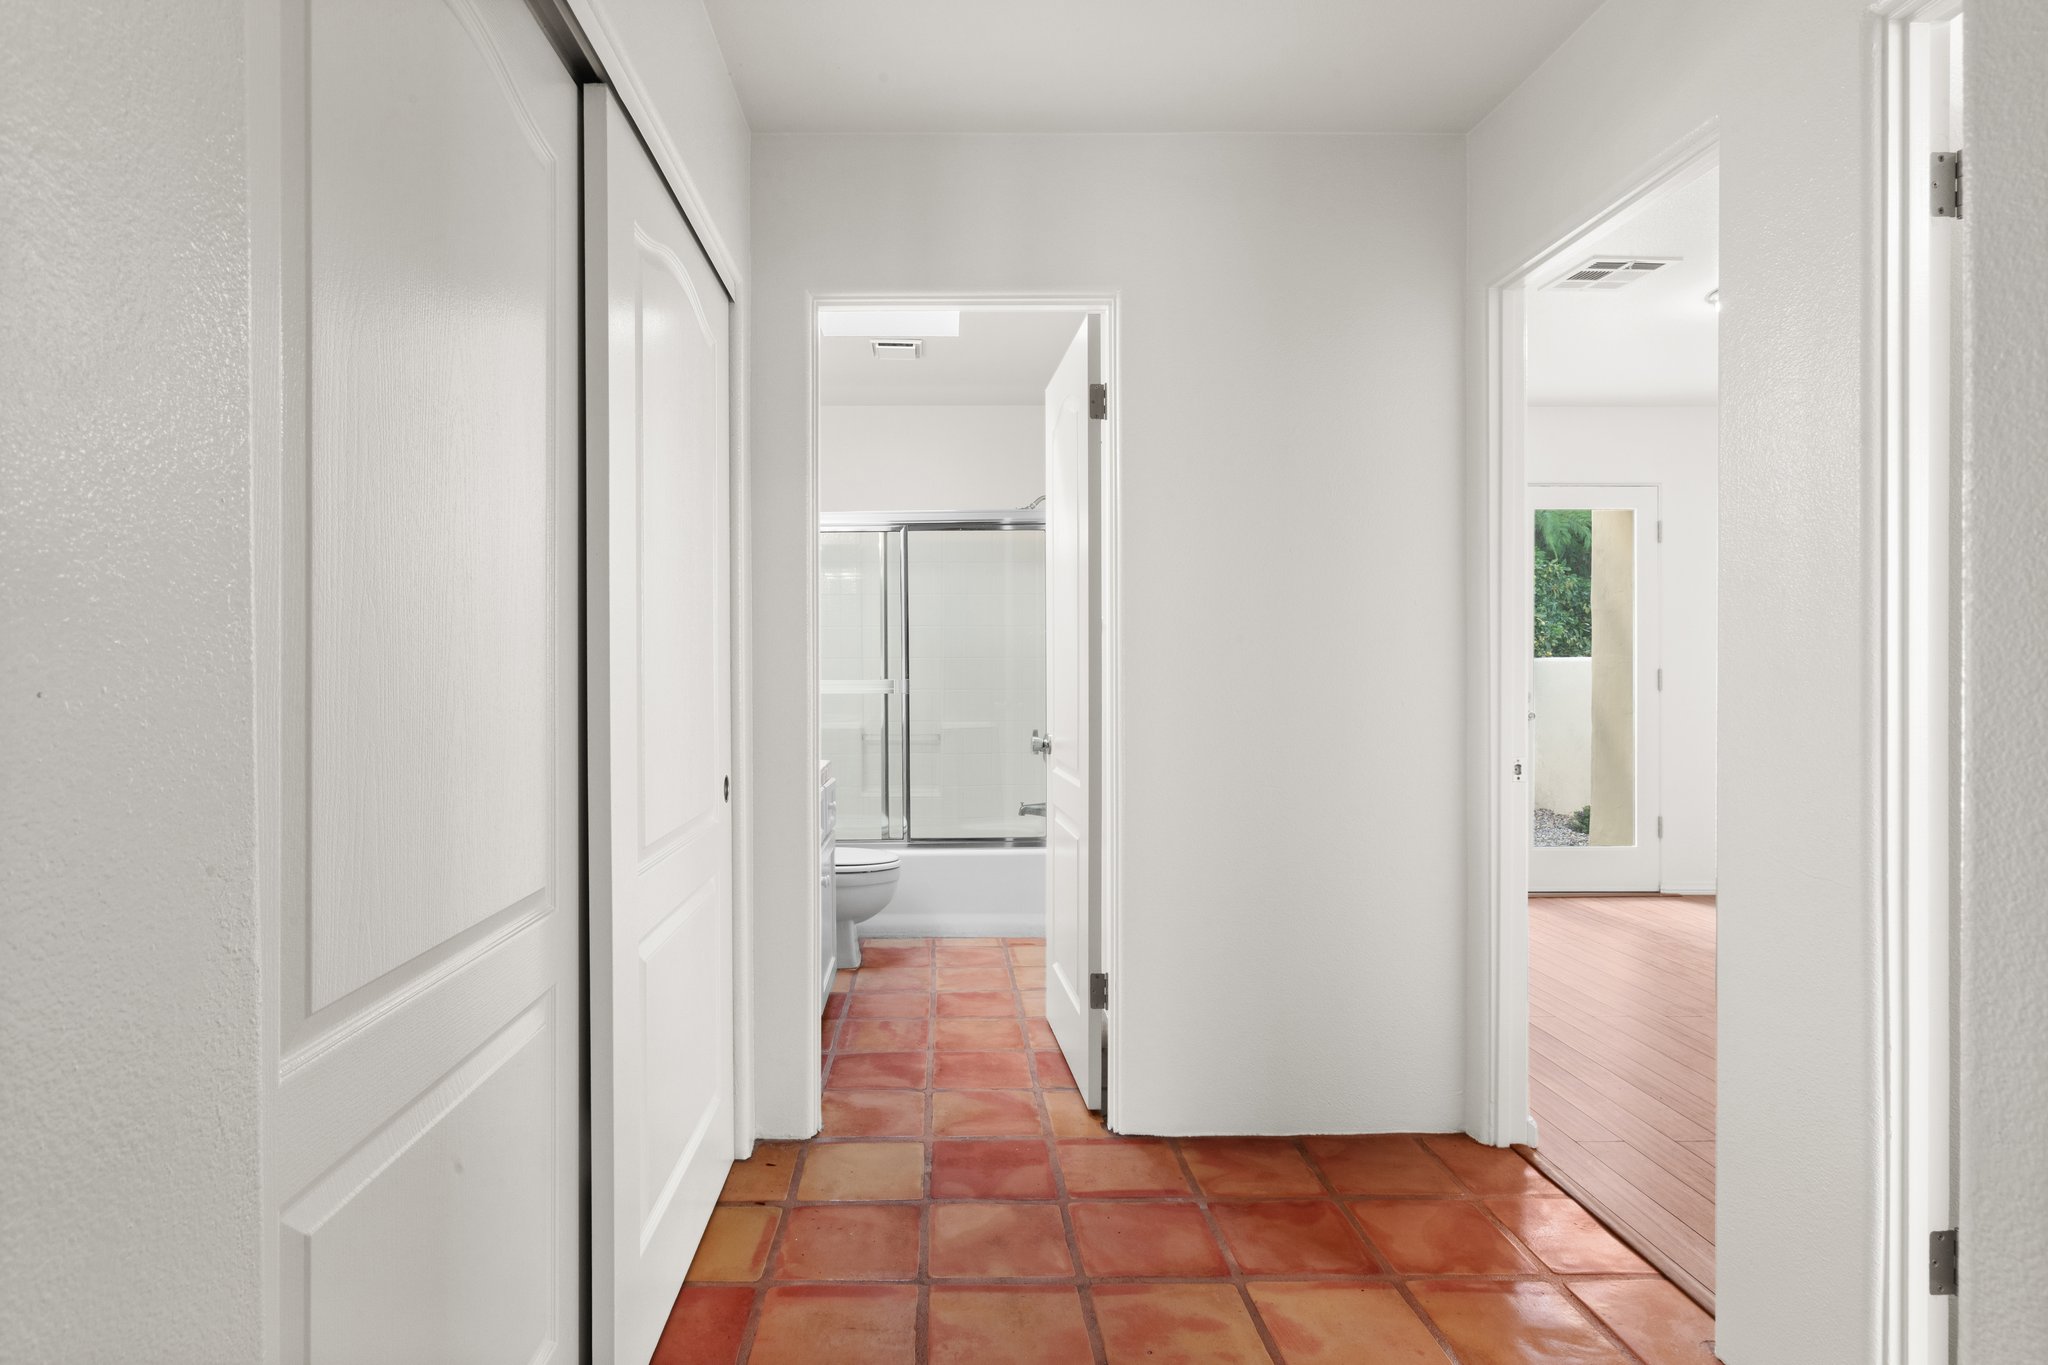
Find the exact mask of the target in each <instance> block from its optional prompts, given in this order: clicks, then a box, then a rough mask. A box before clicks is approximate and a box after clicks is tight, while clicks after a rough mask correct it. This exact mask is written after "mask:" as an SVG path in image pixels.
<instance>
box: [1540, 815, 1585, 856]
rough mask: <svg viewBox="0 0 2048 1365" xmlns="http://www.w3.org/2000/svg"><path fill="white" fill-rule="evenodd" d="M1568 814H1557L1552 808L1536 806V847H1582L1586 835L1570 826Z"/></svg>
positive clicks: (1570, 819)
mask: <svg viewBox="0 0 2048 1365" xmlns="http://www.w3.org/2000/svg"><path fill="white" fill-rule="evenodd" d="M1571 821H1572V818H1571V816H1569V815H1559V814H1558V813H1557V812H1556V811H1554V810H1545V809H1543V807H1541V806H1538V807H1537V808H1536V819H1535V829H1536V847H1538V848H1583V847H1585V844H1586V836H1585V835H1583V834H1581V833H1579V832H1578V831H1577V830H1575V829H1573V828H1572V824H1571Z"/></svg>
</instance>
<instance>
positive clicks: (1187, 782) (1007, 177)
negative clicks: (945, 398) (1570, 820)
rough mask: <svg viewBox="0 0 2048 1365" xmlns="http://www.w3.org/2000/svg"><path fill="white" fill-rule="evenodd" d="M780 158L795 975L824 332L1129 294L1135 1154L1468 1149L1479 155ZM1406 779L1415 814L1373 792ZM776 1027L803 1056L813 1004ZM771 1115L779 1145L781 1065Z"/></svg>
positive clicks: (776, 771) (777, 763)
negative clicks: (1149, 1148)
mask: <svg viewBox="0 0 2048 1365" xmlns="http://www.w3.org/2000/svg"><path fill="white" fill-rule="evenodd" d="M754 155H755V161H754V172H755V181H754V186H755V197H754V225H755V234H756V235H755V242H754V254H755V262H756V272H757V284H758V289H759V293H758V296H757V304H758V306H757V308H756V312H755V317H756V319H757V320H758V322H759V324H760V332H759V337H758V348H757V350H756V353H755V357H756V370H755V406H754V419H755V424H756V425H755V432H756V442H755V450H756V460H757V466H758V477H757V482H756V493H757V497H756V501H755V505H754V511H755V521H754V527H753V530H754V534H755V549H756V554H757V556H758V558H759V561H760V562H761V563H762V564H763V565H766V564H770V563H772V564H775V565H777V566H778V567H777V568H776V569H775V570H773V571H772V576H773V581H772V582H771V573H770V571H767V570H765V569H764V570H763V571H762V572H761V573H760V574H759V576H758V577H757V584H758V586H759V588H760V596H759V598H758V600H757V604H756V615H755V622H756V630H757V636H756V643H757V647H758V649H759V656H758V658H757V660H756V667H757V671H758V672H757V676H758V678H759V687H758V689H757V693H756V700H757V703H758V704H759V705H760V706H761V708H762V709H761V714H760V717H759V724H760V728H761V733H762V736H763V740H764V742H763V745H762V771H761V774H760V777H759V782H760V786H761V801H762V803H763V806H762V809H763V821H762V843H761V865H762V868H763V871H762V877H763V883H762V887H761V903H762V909H763V912H764V915H768V916H772V918H773V920H774V925H773V926H772V927H771V926H769V925H767V924H764V925H763V938H762V942H761V945H760V952H761V954H762V956H763V958H764V960H765V959H766V958H768V957H770V956H771V955H774V954H777V953H786V954H788V955H790V956H792V957H794V956H796V955H798V954H801V953H804V952H805V951H806V949H805V947H804V945H805V943H806V942H807V941H808V939H809V937H810V933H809V928H810V923H811V921H810V918H809V911H808V909H807V908H806V907H807V906H808V904H809V902H808V899H807V897H808V896H809V894H811V891H810V876H809V871H808V869H809V862H810V857H809V844H808V842H807V840H806V839H805V837H804V835H803V833H802V831H803V829H804V825H803V824H802V823H801V821H802V820H803V819H804V815H803V812H804V810H805V808H806V807H807V806H808V805H809V804H810V803H811V802H812V794H811V790H810V789H811V783H812V782H813V781H814V778H813V776H812V774H813V773H814V772H815V767H814V761H813V758H812V755H811V747H812V745H813V744H814V742H815V741H814V740H813V739H812V738H811V736H812V735H813V734H814V729H813V727H812V725H811V724H810V721H809V718H810V716H811V707H812V702H811V698H810V685H809V679H810V677H811V676H812V674H811V671H810V667H809V664H810V649H811V643H810V642H811V631H812V622H811V621H810V620H809V617H808V612H807V609H806V603H807V601H808V594H807V592H806V591H805V585H804V584H802V583H801V582H798V581H794V580H796V579H798V578H799V576H800V574H808V573H810V572H812V571H813V569H812V566H813V563H814V547H815V541H816V535H815V531H814V527H815V525H816V522H815V509H814V507H813V506H812V505H811V499H810V495H809V491H808V481H809V467H808V459H807V451H806V444H807V428H808V420H807V415H806V412H805V403H806V397H805V395H806V366H807V354H808V351H809V339H808V336H807V330H806V329H807V320H806V317H805V307H804V300H805V295H806V292H807V291H812V292H816V293H819V294H829V293H832V292H834V291H855V290H858V291H892V290H900V291H944V290H955V291H962V292H968V291H973V292H983V291H992V290H993V291H1021V290H1038V291H1063V292H1067V293H1086V292H1089V291H1115V292H1116V293H1117V295H1118V296H1119V298H1120V300H1121V305H1122V312H1121V313H1120V315H1119V323H1120V326H1121V328H1122V339H1121V364H1122V372H1121V378H1120V381H1119V391H1118V392H1117V393H1116V394H1115V395H1113V397H1112V401H1113V402H1114V403H1116V404H1117V405H1118V412H1119V413H1120V421H1121V428H1120V429H1121V434H1122V442H1123V445H1122V460H1123V466H1122V487H1121V498H1122V505H1123V527H1122V536H1123V540H1122V573H1123V576H1124V599H1123V612H1124V616H1123V620H1124V622H1125V633H1124V638H1123V640H1122V641H1121V660H1120V663H1121V667H1122V669H1123V679H1124V687H1125V696H1126V699H1127V708H1126V715H1125V717H1124V723H1125V726H1126V731H1125V745H1124V753H1123V762H1124V774H1125V780H1126V782H1127V784H1128V786H1127V789H1126V793H1125V796H1124V800H1123V810H1122V818H1123V821H1124V825H1123V830H1124V839H1125V845H1124V859H1125V862H1124V884H1123V896H1124V901H1123V913H1124V925H1123V934H1124V949H1125V954H1126V955H1125V957H1124V958H1123V960H1122V961H1121V962H1120V963H1119V964H1118V972H1119V980H1118V982H1117V984H1116V987H1115V989H1116V991H1117V992H1118V997H1117V998H1118V1000H1119V1005H1118V1009H1117V1019H1118V1026H1119V1027H1120V1028H1121V1029H1123V1030H1124V1041H1123V1042H1122V1043H1121V1044H1120V1047H1121V1048H1122V1049H1124V1050H1125V1055H1126V1056H1127V1057H1129V1058H1133V1059H1137V1062H1136V1063H1134V1064H1132V1065H1131V1066H1130V1068H1129V1074H1126V1075H1124V1076H1122V1077H1120V1078H1119V1079H1118V1082H1117V1085H1118V1092H1119V1096H1120V1107H1119V1109H1118V1111H1117V1122H1118V1125H1119V1126H1120V1127H1127V1128H1130V1129H1132V1130H1134V1131H1140V1132H1168V1133H1196V1132H1288V1131H1332V1130H1361V1129H1375V1128H1388V1129H1391V1128H1438V1129H1441V1128H1450V1127H1456V1126H1457V1125H1458V1123H1459V1122H1460V1116H1461V1114H1462V1112H1463V1108H1462V1106H1463V1094H1462V1085H1461V1072H1460V1064H1459V1058H1460V1048H1461V1046H1462V1038H1463V1033H1464V1023H1463V987H1462V984H1461V983H1462V976H1461V973H1462V951H1463V945H1464V936H1465V935H1464V926H1463V923H1462V919H1461V909H1460V907H1461V904H1462V884H1463V873H1462V864H1463V861H1464V859H1463V843H1462V826H1461V821H1460V807H1459V802H1460V796H1461V793H1462V790H1463V787H1464V777H1463V774H1462V772H1461V770H1460V767H1459V762H1458V756H1459V755H1460V754H1461V753H1462V752H1463V748H1464V742H1465V741H1464V735H1465V729H1464V719H1463V716H1462V715H1461V712H1460V707H1459V701H1458V689H1459V683H1460V680H1461V677H1462V668H1463V654H1462V648H1461V637H1460V629H1461V627H1460V601H1461V599H1460V596H1459V594H1460V590H1461V584H1462V581H1463V573H1464V569H1463V556H1464V546H1463V544H1462V543H1461V541H1460V539H1459V537H1458V535H1457V534H1456V528H1457V526H1458V519H1459V512H1458V508H1459V505H1460V504H1459V498H1460V492H1461V489H1462V486H1463V474H1462V473H1461V471H1460V468H1459V462H1458V459H1457V442H1458V429H1459V414H1458V410H1457V395H1458V360H1457V356H1458V343H1459V328H1458V305H1457V299H1458V296H1459V288H1460V283H1459V272H1460V268H1461V259H1462V258H1461V245H1460V244H1461V238H1462V229H1461V226H1460V223H1461V213H1462V209H1461V203H1462V196H1463V192H1462V178H1463V170H1462V166H1461V159H1460V153H1459V145H1458V141H1457V140H1456V139H1446V138H1426V137H1414V138H1410V137H1348V136H1340V137H1285V136H1184V137H1183V136H1175V137H1122V136H1090V137H1059V136H1043V137H1040V136H1024V137H977V136H937V137H888V136H878V137H866V136H862V137H781V136H777V137H763V138H761V139H759V140H758V141H757V142H756V144H755V154H754ZM1389 185H1398V186H1400V187H1401V192H1400V193H1399V194H1398V195H1390V194H1388V193H1387V186H1389ZM828 210H829V211H828ZM846 223H858V224H859V225H860V227H859V230H858V231H852V230H847V229H846V228H844V227H843V226H842V225H843V224H846ZM1367 527H1370V528H1371V531H1370V534H1367V533H1366V528H1367ZM798 566H801V567H800V568H799V567H798ZM1393 661H1398V662H1397V663H1396V662H1393ZM771 733H773V734H774V735H775V736H776V737H777V738H776V739H775V741H774V744H773V751H772V752H771V751H770V750H771V746H770V744H769V743H768V742H767V741H768V736H769V735H770V734H771ZM1387 771H1396V772H1400V773H1402V774H1403V775H1404V779H1405V780H1404V782H1403V783H1401V784H1399V785H1398V787H1390V786H1388V785H1386V784H1383V783H1378V782H1371V781H1368V780H1367V778H1368V777H1369V776H1370V775H1372V774H1375V773H1383V772H1387ZM770 825H774V826H777V828H775V829H773V830H771V829H770V828H769V826H770ZM770 877H773V878H775V882H774V885H773V887H772V888H771V887H770V886H769V884H768V880H767V879H768V878H770ZM780 1003H781V1008H782V1009H783V1010H784V1011H785V1012H786V1013H787V1014H788V1016H789V1017H791V1018H793V1019H795V1020H797V1021H798V1023H799V1024H800V1025H801V1027H802V1028H804V1029H806V1030H814V1021H813V1019H812V1018H810V1017H808V1016H807V1015H806V1004H805V1001H804V999H803V997H802V996H801V995H799V994H797V993H796V992H794V991H792V992H790V993H789V995H788V996H787V998H786V999H784V1000H783V1001H781V1002H780ZM766 1004H767V1002H766V1001H765V1000H764V1007H765V1006H766ZM813 1036H815V1035H814V1033H813ZM1388 1040H1398V1046H1383V1045H1381V1044H1385V1043H1387V1042H1388ZM1140 1063H1141V1064H1140ZM785 1065H786V1063H785ZM802 1079H803V1078H802V1077H801V1076H798V1077H796V1078H795V1081H794V1082H784V1083H783V1088H784V1089H785V1090H787V1091H789V1092H791V1093H788V1094H784V1095H782V1096H781V1098H780V1099H779V1100H777V1101H776V1102H775V1104H774V1105H773V1112H774V1113H775V1114H776V1115H778V1116H781V1117H782V1118H783V1120H784V1122H785V1123H786V1124H787V1127H785V1128H783V1129H782V1130H781V1131H795V1129H796V1127H797V1124H798V1121H799V1119H800V1117H801V1116H800V1115H799V1113H798V1102H797V1100H798V1097H797V1096H796V1094H795V1093H794V1091H795V1086H796V1084H800V1083H801V1081H802ZM763 1084H764V1093H763V1109H762V1113H763V1121H764V1126H766V1125H767V1121H768V1115H769V1113H770V1112H771V1109H770V1103H769V1097H768V1094H767V1088H769V1087H771V1086H773V1085H774V1084H775V1080H774V1078H773V1077H772V1076H769V1075H767V1074H765V1064H764V1076H763Z"/></svg>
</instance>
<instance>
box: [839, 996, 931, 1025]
mask: <svg viewBox="0 0 2048 1365" xmlns="http://www.w3.org/2000/svg"><path fill="white" fill-rule="evenodd" d="M852 1000H853V1003H852V1004H851V1005H849V1006H847V1009H846V1013H847V1016H848V1017H849V1018H853V1019H922V1018H924V1017H925V1016H926V1015H928V1014H930V1013H931V1012H932V998H931V996H930V995H928V994H926V993H925V992H923V991H861V992H857V993H855V994H854V996H853V997H852Z"/></svg>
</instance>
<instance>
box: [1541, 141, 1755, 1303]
mask: <svg viewBox="0 0 2048 1365" xmlns="http://www.w3.org/2000/svg"><path fill="white" fill-rule="evenodd" d="M1718 219H1719V175H1718V171H1717V168H1716V167H1715V166H1714V164H1713V163H1712V162H1711V160H1710V159H1706V158H1702V159H1699V160H1697V161H1696V162H1695V163H1694V164H1693V165H1691V166H1690V167H1688V168H1686V169H1685V170H1683V171H1681V172H1679V173H1677V174H1674V175H1673V176H1672V177H1670V178H1669V179H1668V180H1666V182H1665V183H1663V184H1662V185H1660V186H1658V187H1657V189H1656V190H1655V191H1654V192H1653V193H1650V194H1648V195H1646V196H1644V197H1643V198H1642V199H1641V200H1640V201H1639V202H1638V203H1637V204H1635V205H1634V206H1633V208H1632V210H1631V211H1630V212H1628V213H1627V214H1626V215H1625V216H1621V217H1618V218H1616V219H1614V220H1610V221H1609V222H1607V223H1605V224H1603V225H1601V226H1599V227H1597V228H1595V229H1593V230H1592V231H1590V232H1588V233H1587V234H1586V235H1584V236H1582V237H1580V238H1578V239H1576V240H1574V241H1572V242H1571V243H1569V244H1567V245H1565V246H1564V247H1562V248H1560V249H1559V250H1558V251H1557V252H1555V253H1554V254H1553V255H1552V256H1550V257H1549V258H1548V259H1547V260H1545V261H1544V262H1542V263H1540V264H1539V265H1538V266H1536V267H1535V269H1533V270H1532V271H1531V272H1530V273H1529V274H1528V275H1527V276H1526V278H1525V282H1524V284H1523V286H1522V298H1521V302H1522V321H1523V327H1524V339H1525V355H1526V362H1525V364H1526V369H1525V372H1524V374H1523V377H1522V378H1523V382H1522V392H1521V395H1520V409H1519V413H1518V416H1519V422H1518V424H1517V425H1518V428H1519V434H1520V438H1521V454H1522V457H1523V465H1524V467H1523V471H1522V480H1521V482H1522V488H1521V490H1520V491H1521V493H1522V497H1521V500H1520V501H1521V509H1522V510H1521V512H1520V517H1519V520H1520V525H1519V527H1518V532H1519V538H1520V539H1521V543H1522V547H1523V548H1522V550H1521V552H1520V553H1521V555H1522V563H1523V565H1524V566H1525V569H1526V574H1527V577H1526V580H1525V581H1526V583H1527V590H1526V593H1525V594H1524V595H1523V596H1522V598H1521V601H1522V603H1523V607H1522V611H1521V613H1520V617H1521V623H1522V625H1523V626H1524V628H1525V630H1526V640H1527V644H1526V646H1525V647H1524V648H1522V649H1521V650H1519V651H1518V653H1517V655H1516V656H1514V657H1515V658H1516V659H1517V660H1518V662H1519V667H1517V668H1515V669H1514V670H1512V671H1513V672H1514V673H1516V674H1518V675H1519V678H1518V682H1519V690H1520V692H1521V693H1522V695H1523V696H1525V697H1526V700H1527V706H1526V718H1527V723H1528V730H1527V739H1526V746H1527V747H1526V749H1525V752H1526V754H1527V760H1526V761H1527V768H1526V780H1525V781H1524V782H1523V783H1522V784H1521V785H1522V794H1523V799H1524V800H1525V801H1526V803H1527V806H1526V811H1525V814H1524V821H1525V823H1524V825H1523V829H1524V830H1525V833H1524V835H1523V836H1522V838H1523V841H1524V849H1525V852H1526V864H1525V866H1526V881H1525V886H1526V890H1527V894H1528V900H1527V907H1528V910H1527V913H1528V963H1527V972H1528V987H1527V988H1528V997H1527V999H1528V1011H1529V1012H1528V1113H1529V1116H1530V1120H1531V1126H1532V1128H1533V1132H1532V1133H1531V1134H1530V1141H1529V1146H1530V1148H1531V1152H1532V1157H1533V1159H1534V1160H1535V1161H1536V1162H1537V1164H1538V1165H1539V1166H1540V1167H1541V1168H1542V1169H1543V1170H1544V1171H1545V1172H1546V1173H1547V1174H1549V1175H1550V1176H1551V1177H1552V1178H1553V1179H1555V1180H1556V1181H1557V1182H1558V1183H1559V1184H1561V1185H1563V1186H1564V1187H1565V1188H1566V1189H1568V1190H1569V1191H1570V1192H1571V1193H1573V1194H1574V1195H1576V1196H1577V1197H1578V1198H1579V1199H1580V1200H1581V1201H1583V1202H1584V1203H1585V1204H1586V1205H1587V1206H1588V1207H1589V1208H1591V1209H1593V1210H1594V1211H1595V1212H1596V1213H1597V1214H1598V1216H1599V1217H1600V1218H1601V1219H1602V1220H1603V1221H1605V1222H1606V1223H1607V1224H1608V1225H1609V1226H1610V1227H1611V1228H1613V1229H1614V1230H1615V1231H1616V1232H1617V1233H1619V1234H1620V1235H1621V1236H1622V1237H1623V1238H1624V1239H1625V1240H1626V1241H1628V1242H1629V1243H1630V1245H1631V1246H1633V1247H1634V1248H1635V1250H1636V1251H1637V1252H1638V1253H1640V1254H1641V1255H1643V1256H1644V1257H1645V1258H1646V1259H1648V1260H1649V1261H1651V1262H1652V1263H1653V1264H1655V1265H1656V1266H1657V1267H1658V1269H1660V1270H1662V1271H1663V1272H1664V1273H1665V1274H1666V1275H1667V1276H1669V1277H1670V1278H1671V1279H1672V1280H1673V1281H1674V1282H1676V1283H1678V1284H1679V1285H1680V1286H1681V1287H1682V1288H1684V1289H1685V1290H1686V1291H1687V1292H1688V1293H1689V1294H1691V1295H1692V1296H1693V1297H1694V1298H1696V1299H1697V1300H1699V1301H1700V1303H1701V1304H1702V1305H1703V1306H1705V1307H1708V1308H1709V1309H1711V1308H1712V1306H1713V1302H1714V1184H1715V1182H1714V1131H1715V1129H1714V1112H1715V1032H1716V1021H1715V1009H1716V998H1715V973H1714V955H1715V915H1716V906H1715V899H1714V893H1715V890H1716V880H1715V865H1716V847H1715V845H1716V824H1715V816H1716V811H1715V795H1714V792H1715V713H1716V696H1715V678H1716V671H1717V670H1716V644H1717V639H1716V636H1717V610H1716V577H1717V572H1718V563H1717V554H1716V545H1717V537H1718V525H1717V521H1718V506H1717V481H1718V449H1717V447H1718V413H1717V407H1716V404H1717V400H1718V373H1717V345H1718V332H1719V327H1718V313H1719V300H1720V281H1719V270H1720V261H1719V245H1718Z"/></svg>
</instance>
